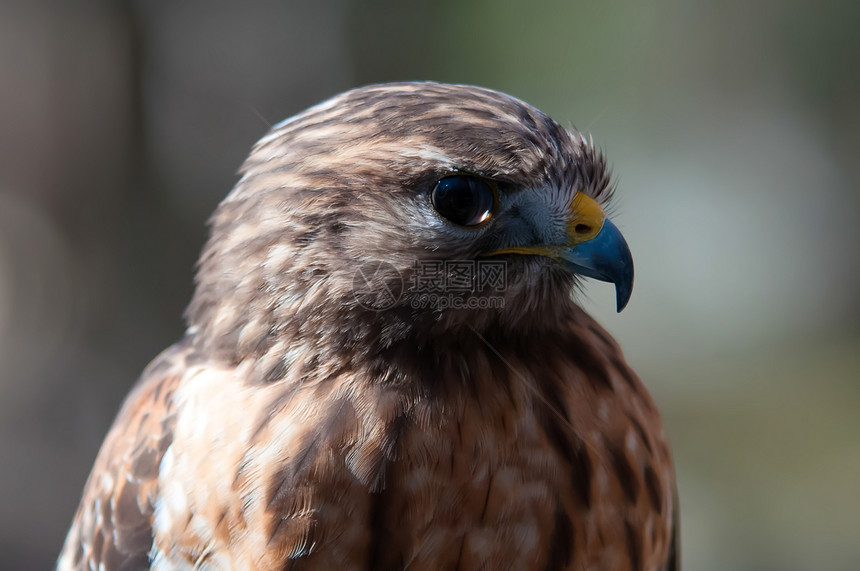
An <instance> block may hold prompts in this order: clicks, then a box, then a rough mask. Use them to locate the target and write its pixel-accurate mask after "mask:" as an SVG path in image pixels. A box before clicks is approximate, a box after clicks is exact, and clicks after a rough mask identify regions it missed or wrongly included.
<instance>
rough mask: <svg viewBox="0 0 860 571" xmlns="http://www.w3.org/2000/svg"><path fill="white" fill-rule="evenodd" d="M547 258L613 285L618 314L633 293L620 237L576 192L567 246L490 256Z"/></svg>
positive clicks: (630, 260)
mask: <svg viewBox="0 0 860 571" xmlns="http://www.w3.org/2000/svg"><path fill="white" fill-rule="evenodd" d="M499 254H525V255H536V256H547V257H550V258H553V259H554V260H557V261H558V262H560V263H561V264H562V265H563V266H564V267H565V268H567V269H568V270H569V271H571V272H574V273H577V274H581V275H583V276H587V277H590V278H594V279H596V280H600V281H604V282H610V283H613V284H615V303H616V309H617V310H618V311H619V312H620V311H621V310H622V309H624V307H625V306H626V305H627V302H628V301H630V294H631V293H633V256H632V255H631V254H630V248H628V247H627V242H626V241H625V240H624V236H622V235H621V232H620V231H619V230H618V228H617V227H616V226H615V224H613V223H612V222H611V221H610V220H609V219H608V218H607V217H606V213H604V212H603V209H602V208H601V207H600V205H599V204H597V202H596V201H595V200H594V199H593V198H590V197H588V196H586V195H585V194H583V193H581V192H577V193H576V196H574V197H573V201H572V202H571V204H570V209H569V212H568V220H567V245H564V246H514V247H510V248H502V249H501V250H496V251H495V252H492V253H491V254H490V255H491V256H497V255H499Z"/></svg>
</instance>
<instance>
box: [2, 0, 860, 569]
mask: <svg viewBox="0 0 860 571" xmlns="http://www.w3.org/2000/svg"><path fill="white" fill-rule="evenodd" d="M858 29H860V3H858V2H856V1H855V0H845V1H824V2H814V1H811V0H810V1H799V0H794V1H792V0H786V1H780V0H770V1H760V0H753V1H747V0H743V1H742V0H729V1H724V2H706V1H703V0H698V1H695V0H685V1H682V0H650V1H649V0H645V1H641V0H639V1H618V2H570V1H564V0H535V1H532V2H529V3H525V2H511V1H499V0H493V1H490V0H484V1H472V2H455V1H439V0H432V1H430V0H419V1H416V2H409V3H406V2H400V1H398V0H374V1H364V2H359V1H358V0H317V1H316V2H313V3H311V2H298V1H287V2H283V1H282V2H253V3H240V2H225V1H220V0H217V1H216V0H187V1H183V2H167V1H163V0H148V1H140V2H107V1H99V0H90V1H73V2H70V1H60V0H57V1H56V2H51V1H46V0H35V1H30V2H26V3H25V2H8V1H6V0H0V553H2V556H0V559H2V564H0V566H2V567H3V568H6V569H24V570H29V569H40V568H43V569H44V568H48V567H49V566H51V564H52V562H53V560H54V558H55V557H56V554H57V552H58V550H59V548H60V545H61V543H62V540H63V537H64V534H65V531H66V528H67V526H68V524H69V522H70V521H71V518H72V514H73V512H74V509H75V506H76V504H77V501H78V498H79V494H80V492H81V488H82V486H83V483H84V480H85V478H86V476H87V473H88V471H89V469H90V466H91V463H92V461H93V459H94V457H95V454H96V451H97V448H98V446H99V443H100V442H101V440H102V438H103V436H104V434H105V432H106V430H107V428H108V426H109V425H110V422H111V420H112V418H113V415H114V414H115V412H116V410H117V408H118V406H119V403H120V401H121V399H122V397H123V395H124V394H125V393H126V391H127V390H128V389H129V387H130V386H131V385H132V383H133V382H134V380H135V378H136V377H137V375H138V374H139V372H140V371H141V370H142V368H143V367H144V366H145V365H146V363H147V362H148V361H149V360H150V359H151V358H152V357H153V356H154V355H156V354H157V353H158V352H159V351H160V350H161V349H163V348H164V347H166V346H167V345H169V344H170V343H172V342H173V341H174V340H176V339H177V338H178V337H179V336H180V335H181V333H182V331H183V322H182V319H181V314H182V311H183V308H184V305H185V303H186V302H187V300H188V299H189V296H190V294H191V288H192V268H193V265H194V262H195V260H196V257H197V254H198V252H199V249H200V247H201V245H202V243H203V241H204V239H205V236H206V231H205V225H204V223H205V220H206V218H207V216H208V214H209V213H210V212H211V210H212V209H213V208H214V206H215V205H216V204H217V203H218V201H219V200H220V199H221V198H222V197H223V196H224V195H225V194H226V193H227V192H228V190H229V189H230V188H231V186H232V184H233V183H234V181H235V180H236V176H235V172H236V169H237V168H238V166H239V164H240V163H241V161H242V159H243V158H244V156H245V155H246V153H247V151H248V150H249V148H250V146H251V145H252V143H253V142H254V141H255V140H256V139H257V138H259V137H260V136H262V135H263V134H264V133H265V131H266V130H267V128H268V125H270V124H272V123H274V122H277V121H279V120H281V119H283V118H285V117H287V116H289V115H292V114H293V113H295V112H297V111H300V110H302V109H303V108H305V107H306V106H308V105H311V104H313V103H316V102H318V101H319V100H321V99H323V98H325V97H328V96H330V95H333V94H335V93H337V92H339V91H342V90H344V89H347V88H350V87H354V86H358V85H362V84H366V83H371V82H378V81H387V80H400V79H435V80H440V81H451V82H464V83H475V84H480V85H484V86H487V87H492V88H496V89H500V90H503V91H506V92H509V93H511V94H513V95H515V96H518V97H520V98H522V99H525V100H527V101H529V102H531V103H532V104H534V105H536V106H538V107H540V108H542V109H544V110H545V111H547V112H548V113H550V114H551V115H552V116H553V117H555V118H556V119H557V120H559V121H560V122H562V123H563V124H566V125H576V126H577V127H579V128H580V129H581V130H583V131H588V132H591V133H593V135H594V139H595V141H596V142H597V143H598V144H599V145H600V146H601V147H603V148H604V149H605V150H606V152H607V153H608V154H609V157H610V158H611V160H612V162H613V164H614V170H615V173H616V175H617V179H618V183H619V191H618V201H617V203H616V208H615V211H616V212H615V220H616V222H617V223H618V225H619V226H620V227H621V228H622V230H623V231H624V232H625V234H626V236H627V239H628V241H629V242H630V244H631V247H632V249H633V252H634V256H635V258H636V261H637V282H636V290H635V292H634V296H633V299H632V301H631V303H630V305H629V308H628V309H627V310H626V311H625V312H624V313H623V314H621V315H616V314H614V313H613V312H612V308H613V307H614V301H613V294H612V291H611V288H610V287H608V286H605V284H596V285H594V286H593V287H589V289H588V291H587V295H586V298H585V299H584V300H583V303H584V304H585V305H586V306H587V307H588V308H589V310H592V311H593V312H594V313H595V314H597V316H598V317H599V318H600V319H601V320H602V321H603V322H604V323H605V324H606V325H607V326H608V328H609V329H610V330H611V331H612V332H613V333H614V334H615V335H616V336H617V337H618V338H619V340H620V341H621V343H622V345H623V346H624V347H625V349H626V351H627V353H628V356H629V359H630V360H631V361H632V362H633V364H634V365H635V366H636V368H637V369H638V370H639V371H640V373H641V374H642V376H643V377H644V379H645V380H646V382H647V383H648V385H649V386H650V388H651V390H652V392H653V394H654V396H655V398H656V399H657V401H658V403H659V405H660V407H661V408H662V410H663V412H664V415H665V421H666V425H667V430H668V433H669V435H670V438H671V440H672V442H673V445H674V453H675V459H676V463H677V468H678V473H679V479H680V493H681V500H682V544H683V558H684V561H685V566H686V568H687V569H693V570H706V571H707V570H726V569H737V570H782V571H785V570H788V571H791V570H822V569H860V517H858V514H860V325H858V318H860V299H858V290H859V289H860V192H858V188H860V32H858Z"/></svg>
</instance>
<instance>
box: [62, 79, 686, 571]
mask: <svg viewBox="0 0 860 571" xmlns="http://www.w3.org/2000/svg"><path fill="white" fill-rule="evenodd" d="M451 173H468V174H469V175H474V176H479V177H482V178H483V179H485V180H488V181H491V182H492V184H493V186H494V188H496V189H497V190H496V192H497V193H498V199H497V203H498V206H497V210H496V211H495V212H494V213H493V217H492V218H491V219H490V220H489V222H488V223H486V224H483V225H481V226H479V227H475V228H464V227H459V226H457V225H454V224H451V223H449V222H448V221H446V220H445V218H444V217H442V216H440V215H439V213H438V212H436V211H434V208H433V205H432V204H431V200H430V198H429V194H430V192H431V190H432V189H433V187H434V184H435V183H436V181H438V180H439V179H440V178H443V177H445V176H447V175H450V174H451ZM610 190H611V186H610V183H609V175H608V172H607V170H606V167H605V162H604V160H603V159H602V157H601V156H600V155H599V154H598V153H597V152H596V151H595V150H594V149H593V148H592V146H591V145H590V143H589V142H588V141H587V140H586V139H585V138H583V137H582V136H581V135H580V134H579V133H577V132H575V131H567V130H565V129H563V128H561V127H560V126H559V125H558V124H557V123H555V122H554V121H552V120H551V119H549V118H548V117H547V116H546V115H544V114H543V113H541V112H540V111H538V110H536V109H534V108H532V107H530V106H528V105H526V104H524V103H522V102H520V101H518V100H516V99H513V98H511V97H509V96H507V95H504V94H500V93H497V92H494V91H490V90H485V89H479V88H475V87H468V86H452V85H443V84H434V83H403V84H388V85H379V86H370V87H366V88H361V89H357V90H353V91H351V92H347V93H345V94H343V95H340V96H338V97H336V98H334V99H331V100H329V101H327V102H325V103H323V104H321V105H319V106H317V107H314V108H311V109H309V110H308V111H306V112H304V113H302V114H300V115H298V116H296V117H294V118H292V119H290V120H288V121H286V122H284V123H282V124H280V125H277V126H275V127H274V128H273V129H272V131H271V132H270V133H269V134H268V135H267V136H266V137H264V138H263V139H262V140H261V141H260V142H259V143H258V144H257V146H256V147H255V148H254V150H253V152H252V153H251V155H250V157H249V158H248V160H247V161H246V163H245V165H244V167H243V170H242V178H241V180H240V181H239V182H238V184H237V185H236V188H235V189H234V190H233V191H232V192H231V193H230V194H229V195H228V196H227V198H226V199H225V200H224V202H222V204H221V205H220V206H219V207H218V209H217V210H216V212H215V214H214V215H213V217H212V220H211V226H212V234H211V238H210V240H209V242H208V243H207V245H206V247H205V249H204V251H203V254H202V257H201V260H200V265H199V271H198V274H197V288H196V291H195V294H194V298H193V300H192V302H191V305H190V307H189V310H188V313H187V319H188V323H189V329H188V332H187V335H186V336H185V338H184V339H183V340H182V341H181V342H180V343H178V344H177V345H175V346H174V347H173V348H171V349H169V350H168V351H166V352H165V353H164V354H162V356H160V357H159V358H158V359H156V361H155V362H154V363H153V364H152V365H151V366H150V367H149V368H148V369H147V371H145V372H144V374H143V377H142V379H141V380H140V382H139V384H138V386H137V388H136V389H135V390H134V391H133V392H132V393H131V395H130V396H129V397H128V399H127V401H126V403H125V405H124V407H123V409H122V411H121V412H120V414H119V416H118V418H117V421H116V423H115V424H114V427H113V428H112V429H111V432H110V433H109V434H108V437H107V439H106V441H105V444H104V445H103V447H102V450H101V452H100V453H99V456H98V459H97V461H96V464H95V466H94V468H93V473H92V475H91V476H90V479H89V481H88V482H87V485H86V488H85V490H84V496H83V499H82V502H81V505H80V508H79V509H78V513H77V515H76V516H75V520H74V522H73V525H72V529H71V531H70V532H69V536H68V538H67V540H66V544H65V547H64V548H63V551H62V553H61V556H60V560H59V567H60V568H61V569H84V568H104V569H120V568H123V569H132V568H135V569H137V568H147V567H149V566H151V567H153V568H158V569H174V568H192V567H199V568H204V569H230V568H233V569H281V568H289V569H314V570H316V569H321V570H328V569H357V570H359V569H360V570H364V569H368V570H370V569H385V570H394V569H414V570H424V569H464V570H466V569H512V570H514V569H515V570H521V569H621V570H624V569H648V570H663V569H676V568H677V555H676V552H677V544H676V540H675V537H676V535H677V519H676V517H675V515H673V514H675V512H676V510H677V503H676V499H675V497H674V494H673V490H674V486H675V482H674V475H673V471H672V467H671V460H670V456H669V451H668V448H667V444H666V439H665V436H664V434H663V429H662V427H661V423H660V419H659V415H658V413H657V410H656V408H655V406H654V404H653V402H652V400H651V398H650V397H649V396H648V394H647V392H646V390H645V388H644V387H643V386H642V384H641V382H640V381H639V379H638V377H637V376H636V375H635V373H633V371H631V370H630V368H629V367H628V366H627V365H626V363H625V361H624V358H623V356H622V354H621V351H620V349H619V348H618V346H617V345H616V343H615V342H614V341H613V340H612V339H611V338H610V336H609V335H608V334H607V333H606V332H605V331H604V330H603V329H601V328H600V326H599V325H597V324H596V323H595V322H594V321H593V320H592V319H591V318H590V317H589V316H587V315H586V314H585V313H584V312H583V311H582V310H581V309H580V308H579V307H578V306H577V305H576V304H575V303H574V302H573V301H572V299H571V297H570V292H571V289H572V287H573V286H574V283H575V280H576V279H577V278H576V276H575V275H574V274H573V273H572V272H571V271H570V268H569V267H567V266H563V265H560V264H559V263H558V260H557V259H554V257H553V255H549V254H547V255H529V254H523V253H508V251H509V250H510V249H511V248H526V247H527V248H537V247H540V248H541V251H543V248H544V246H547V245H552V246H553V247H555V246H556V245H555V243H553V240H555V239H556V238H558V236H560V234H558V232H557V230H558V228H562V229H563V228H564V227H565V224H568V226H570V227H572V226H571V225H570V224H569V221H568V220H566V219H565V217H566V216H568V214H567V213H569V216H572V217H574V218H575V217H576V216H577V214H576V212H575V208H574V206H571V205H572V204H574V205H575V204H578V203H576V202H572V201H573V200H574V197H575V196H578V195H583V196H586V197H590V198H593V199H595V200H596V201H597V202H599V203H605V201H606V200H607V199H608V197H609V194H610ZM550 243H551V244H550ZM498 252H503V253H501V254H499V255H493V254H496V253H498ZM488 256H490V257H491V258H492V259H496V260H503V261H504V262H505V263H506V264H507V266H506V268H507V280H506V287H505V288H504V289H503V291H494V292H489V291H472V292H468V293H467V294H461V295H468V296H471V297H477V298H481V297H484V298H486V297H488V296H490V295H491V294H492V295H495V296H497V297H499V298H501V299H502V300H503V307H496V308H492V309H461V308H457V309H443V308H440V307H420V304H417V303H415V302H416V301H417V296H418V295H419V293H417V292H415V291H411V290H409V289H408V288H406V289H405V290H404V291H403V294H402V295H401V296H400V297H399V299H398V300H396V302H395V303H393V305H390V306H387V307H385V308H377V307H373V308H369V307H367V306H366V305H365V304H362V303H360V300H358V299H357V298H356V293H355V287H354V284H355V281H354V279H355V276H356V268H357V267H359V266H360V265H361V264H362V263H365V262H384V263H386V264H390V266H387V267H391V268H394V269H396V271H397V272H398V273H399V274H400V275H402V276H404V279H405V280H406V282H407V283H409V279H410V278H411V277H413V275H414V272H415V271H416V270H415V267H416V262H420V261H427V260H442V261H445V260H482V259H487V257H488ZM383 285H384V284H383Z"/></svg>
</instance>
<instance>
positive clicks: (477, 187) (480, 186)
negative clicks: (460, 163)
mask: <svg viewBox="0 0 860 571" xmlns="http://www.w3.org/2000/svg"><path fill="white" fill-rule="evenodd" d="M430 201H431V202H432V203H433V208H435V209H436V212H438V213H439V214H441V215H442V216H444V217H445V218H447V219H448V220H450V221H451V222H453V223H454V224H459V225H460V226H477V225H478V224H480V223H482V222H485V221H487V220H489V219H490V216H492V215H493V207H494V206H495V203H496V195H495V194H494V193H493V189H492V188H490V185H489V184H487V182H486V181H484V180H482V179H480V178H478V177H476V176H468V175H454V176H449V177H446V178H443V179H441V180H439V182H437V183H436V186H435V187H433V192H432V194H431V195H430Z"/></svg>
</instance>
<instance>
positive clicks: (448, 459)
mask: <svg viewBox="0 0 860 571" xmlns="http://www.w3.org/2000/svg"><path fill="white" fill-rule="evenodd" d="M248 366H250V365H248ZM600 366H601V367H602V373H601V375H599V376H600V378H601V380H600V381H599V382H595V379H594V378H592V377H590V376H588V375H589V372H588V371H586V370H584V369H583V367H582V366H581V365H577V364H576V363H574V362H567V361H565V360H564V359H563V358H561V359H560V358H550V357H547V358H546V359H543V360H542V361H541V362H539V363H538V362H535V363H527V362H522V361H518V360H517V359H516V357H515V356H511V355H509V356H508V358H505V357H503V356H501V355H493V354H492V353H489V352H488V353H487V354H484V355H479V356H477V357H476V358H473V359H471V361H470V362H469V364H468V379H467V380H468V381H469V382H468V383H467V384H463V385H455V384H452V383H447V382H445V379H439V386H440V387H447V389H446V390H440V391H437V392H435V393H434V392H424V393H422V392H419V391H415V390H412V389H409V388H404V387H398V386H388V387H384V386H379V385H372V384H366V383H364V382H363V381H362V379H360V378H358V377H357V376H355V375H349V374H346V375H342V376H340V377H337V378H328V379H326V380H325V381H318V382H308V383H304V384H301V385H291V384H282V383H274V384H271V385H268V386H253V387H249V386H247V384H246V381H245V379H247V378H249V377H250V376H251V375H250V373H249V371H247V370H244V369H243V367H245V366H240V367H239V368H238V369H224V370H218V369H213V368H211V367H202V368H197V369H189V371H188V372H187V375H186V377H185V378H184V379H183V381H182V383H181V385H180V388H179V389H178V390H177V393H176V395H175V399H176V406H177V415H176V418H177V419H178V420H177V422H176V426H175V431H174V439H173V443H172V445H171V446H170V447H169V448H168V450H167V452H166V453H165V456H164V459H163V461H162V463H161V465H160V472H159V478H158V482H159V486H158V488H159V492H158V497H157V500H156V502H155V518H154V526H153V534H154V544H153V551H152V553H153V554H154V558H153V567H154V568H156V569H175V568H190V567H196V568H203V569H255V568H259V569H274V568H283V567H284V566H285V562H286V568H292V567H295V568H296V569H392V570H394V569H414V570H424V569H426V570H432V569H662V568H663V567H664V565H665V562H666V560H667V553H668V552H669V550H670V544H671V541H672V539H671V538H672V525H673V524H672V511H673V496H672V489H673V486H674V482H673V480H672V474H671V469H670V466H671V462H670V460H669V457H668V449H667V446H666V443H665V441H664V437H663V434H662V429H660V431H659V432H657V433H655V432H654V431H653V429H652V430H650V431H646V430H645V429H644V428H643V427H645V426H648V427H652V428H653V427H654V426H657V427H659V426H660V424H659V419H658V417H657V413H656V410H655V408H654V406H653V404H652V402H651V400H650V397H648V395H647V393H646V392H645V391H644V389H643V388H642V386H641V384H640V383H639V380H638V379H637V378H636V377H635V375H634V374H633V373H632V372H631V371H630V370H629V369H628V368H627V367H626V365H625V364H624V363H623V361H621V360H620V358H619V359H611V358H608V359H601V360H600ZM537 371H540V372H539V373H538V372H537ZM452 386H458V387H459V388H456V389H455V388H451V387H452ZM250 411H265V413H264V414H263V415H260V414H259V413H252V412H250ZM661 467H663V468H661Z"/></svg>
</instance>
